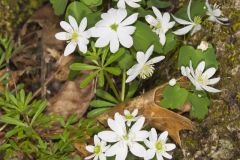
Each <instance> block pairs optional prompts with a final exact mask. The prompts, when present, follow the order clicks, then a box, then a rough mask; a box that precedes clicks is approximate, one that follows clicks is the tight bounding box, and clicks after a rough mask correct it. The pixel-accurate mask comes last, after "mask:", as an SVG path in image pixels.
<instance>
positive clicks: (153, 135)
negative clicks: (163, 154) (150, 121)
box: [149, 128, 157, 143]
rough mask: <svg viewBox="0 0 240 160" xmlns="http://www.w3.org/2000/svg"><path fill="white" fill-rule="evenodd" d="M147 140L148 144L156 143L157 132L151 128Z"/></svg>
mask: <svg viewBox="0 0 240 160" xmlns="http://www.w3.org/2000/svg"><path fill="white" fill-rule="evenodd" d="M149 140H150V142H154V143H155V142H156V141H157V131H156V129H155V128H152V129H151V131H150V134H149Z"/></svg>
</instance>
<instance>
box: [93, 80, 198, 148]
mask: <svg viewBox="0 0 240 160" xmlns="http://www.w3.org/2000/svg"><path fill="white" fill-rule="evenodd" d="M178 81H179V83H180V85H181V86H182V87H184V86H186V85H187V81H186V80H185V79H184V78H180V79H178ZM164 86H166V84H164V85H161V86H159V87H156V88H154V89H153V90H151V91H149V92H146V93H145V94H143V95H141V96H139V97H136V98H133V99H132V100H130V101H128V102H124V103H121V104H119V105H117V106H116V107H114V108H112V109H111V110H109V111H107V112H105V113H104V114H102V115H100V116H99V117H98V118H97V119H98V120H99V121H100V122H101V123H103V124H105V125H106V124H107V119H108V118H110V117H113V116H114V114H115V113H116V112H119V113H123V111H124V109H128V110H130V111H132V110H134V109H135V108H137V109H138V110H139V115H143V116H144V117H145V118H146V120H147V123H149V125H150V126H151V127H154V128H157V129H159V130H161V131H168V132H169V136H170V137H171V138H172V139H173V140H174V141H175V142H176V143H177V144H179V145H180V146H181V140H180V136H179V132H180V131H181V130H195V127H194V125H193V123H192V122H191V120H189V119H188V118H186V117H183V116H181V115H179V114H177V113H175V112H173V111H170V110H168V109H165V108H162V107H160V106H159V104H160V103H159V102H160V100H161V98H162V96H161V95H162V91H163V88H164ZM185 105H189V103H186V104H185ZM183 108H184V106H183Z"/></svg>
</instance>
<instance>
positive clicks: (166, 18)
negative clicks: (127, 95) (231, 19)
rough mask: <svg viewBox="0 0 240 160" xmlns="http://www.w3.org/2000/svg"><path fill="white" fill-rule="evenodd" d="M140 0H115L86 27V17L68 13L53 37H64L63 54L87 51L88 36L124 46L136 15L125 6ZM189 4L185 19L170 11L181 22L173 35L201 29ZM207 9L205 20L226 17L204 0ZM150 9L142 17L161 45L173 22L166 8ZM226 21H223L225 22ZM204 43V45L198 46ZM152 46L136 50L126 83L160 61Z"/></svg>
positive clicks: (134, 5) (103, 43)
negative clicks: (181, 26) (96, 19)
mask: <svg viewBox="0 0 240 160" xmlns="http://www.w3.org/2000/svg"><path fill="white" fill-rule="evenodd" d="M140 2H141V0H118V2H117V7H118V9H115V8H110V9H109V10H108V11H107V12H106V13H103V14H102V15H101V20H100V21H99V22H97V23H96V24H95V26H94V27H92V28H89V29H87V18H83V19H82V21H81V22H80V25H79V26H78V24H77V21H76V20H75V19H74V17H72V16H69V17H68V20H69V23H68V22H65V21H62V22H61V23H60V25H61V27H62V28H63V29H64V30H65V32H59V33H57V34H56V38H57V39H59V40H65V41H67V43H68V45H67V47H66V49H65V51H64V55H65V56H67V55H69V54H71V53H73V52H74V51H75V49H76V47H77V46H78V48H79V50H80V51H81V52H82V53H86V52H87V50H88V49H87V45H88V43H89V38H91V37H93V38H97V40H96V42H95V47H97V48H103V47H106V46H110V51H111V52H112V53H116V52H117V51H118V50H119V48H120V47H121V46H122V47H124V48H128V49H129V48H131V47H132V46H133V44H134V41H133V37H132V36H133V34H134V32H135V31H136V27H135V26H134V23H135V22H136V21H137V19H138V13H133V14H131V15H129V16H128V13H127V9H126V7H127V6H129V7H132V8H138V7H140ZM191 4H192V0H190V1H189V4H188V7H187V15H188V19H189V21H187V20H184V19H180V18H177V17H175V16H174V15H172V17H173V19H174V20H175V21H176V22H177V23H179V24H181V25H184V27H183V28H180V29H178V30H176V31H174V32H173V33H174V34H176V35H185V34H187V33H188V32H191V35H193V34H194V33H196V32H198V31H199V30H201V28H202V26H201V23H202V18H201V17H199V16H195V17H193V18H192V17H191ZM205 5H206V7H207V12H206V14H207V15H208V16H209V18H208V20H209V21H213V22H217V23H220V24H224V23H225V22H226V21H228V19H227V18H223V17H222V12H221V10H220V9H219V7H218V6H217V5H216V4H215V5H213V6H212V5H210V4H209V2H208V0H206V4H205ZM152 10H153V13H154V15H155V17H154V16H152V15H146V16H145V20H146V22H147V23H148V24H149V25H150V28H151V29H152V31H153V32H154V33H156V34H157V35H158V36H159V42H160V44H161V45H162V46H164V45H165V44H166V34H167V32H169V30H171V29H172V28H173V27H174V25H175V22H174V21H171V16H170V14H169V13H168V12H165V13H163V14H162V13H161V11H160V10H158V9H157V8H156V7H154V6H153V7H152ZM225 24H226V23H225ZM200 47H203V46H200ZM153 49H154V46H153V45H151V46H150V47H149V49H148V50H147V51H146V54H144V53H143V52H142V51H138V52H137V54H136V60H137V64H135V65H133V66H132V67H131V68H130V69H129V70H128V72H127V75H128V78H127V80H126V83H129V82H131V81H133V80H134V79H135V78H136V77H138V76H139V78H141V79H146V78H149V77H151V76H152V74H153V72H154V66H153V64H154V63H158V62H160V61H162V60H163V59H164V58H165V57H164V56H158V57H155V58H153V59H150V60H149V58H150V56H151V54H152V52H153Z"/></svg>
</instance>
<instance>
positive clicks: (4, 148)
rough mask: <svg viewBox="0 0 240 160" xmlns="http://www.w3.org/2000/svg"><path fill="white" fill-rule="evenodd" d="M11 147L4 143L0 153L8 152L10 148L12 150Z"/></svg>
mask: <svg viewBox="0 0 240 160" xmlns="http://www.w3.org/2000/svg"><path fill="white" fill-rule="evenodd" d="M10 147H11V145H10V144H6V143H4V144H1V146H0V151H6V150H7V149H8V148H10Z"/></svg>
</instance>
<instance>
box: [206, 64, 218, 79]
mask: <svg viewBox="0 0 240 160" xmlns="http://www.w3.org/2000/svg"><path fill="white" fill-rule="evenodd" d="M216 71H217V70H216V68H213V67H212V68H209V69H207V70H206V71H205V72H204V73H203V77H207V78H211V77H212V76H213V75H214V74H215V73H216Z"/></svg>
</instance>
